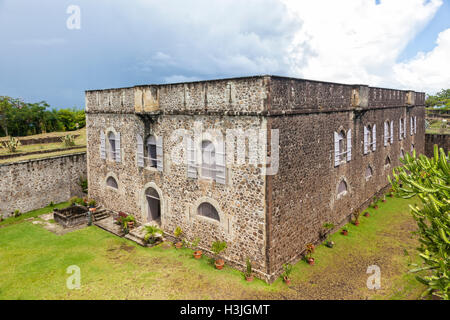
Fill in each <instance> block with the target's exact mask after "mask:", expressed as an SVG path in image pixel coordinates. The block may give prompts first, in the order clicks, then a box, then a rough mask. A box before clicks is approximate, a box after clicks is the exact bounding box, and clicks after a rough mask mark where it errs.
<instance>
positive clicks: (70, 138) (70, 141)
mask: <svg viewBox="0 0 450 320" xmlns="http://www.w3.org/2000/svg"><path fill="white" fill-rule="evenodd" d="M61 141H62V143H63V144H64V146H65V147H72V146H74V145H75V136H74V135H72V134H68V135H65V136H64V137H61Z"/></svg>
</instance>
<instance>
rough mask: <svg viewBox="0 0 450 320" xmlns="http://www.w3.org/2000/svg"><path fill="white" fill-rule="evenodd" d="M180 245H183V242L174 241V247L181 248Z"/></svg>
mask: <svg viewBox="0 0 450 320" xmlns="http://www.w3.org/2000/svg"><path fill="white" fill-rule="evenodd" d="M182 246H183V242H177V243H175V248H177V249H181V247H182Z"/></svg>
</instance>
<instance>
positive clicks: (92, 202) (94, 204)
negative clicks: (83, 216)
mask: <svg viewBox="0 0 450 320" xmlns="http://www.w3.org/2000/svg"><path fill="white" fill-rule="evenodd" d="M88 205H89V207H95V206H96V205H97V201H95V200H94V199H92V200H90V201H89V203H88Z"/></svg>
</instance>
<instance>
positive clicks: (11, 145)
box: [2, 137, 22, 153]
mask: <svg viewBox="0 0 450 320" xmlns="http://www.w3.org/2000/svg"><path fill="white" fill-rule="evenodd" d="M21 145H22V144H21V143H20V141H19V139H17V138H14V137H10V138H9V140H8V141H6V142H3V143H2V147H3V148H5V149H8V151H9V152H11V153H13V152H16V151H17V148H18V147H19V146H21Z"/></svg>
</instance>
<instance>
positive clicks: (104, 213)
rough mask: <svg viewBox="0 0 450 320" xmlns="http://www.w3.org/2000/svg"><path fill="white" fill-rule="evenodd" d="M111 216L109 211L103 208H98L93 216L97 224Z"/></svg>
mask: <svg viewBox="0 0 450 320" xmlns="http://www.w3.org/2000/svg"><path fill="white" fill-rule="evenodd" d="M110 215H111V214H110V213H109V212H108V210H106V209H104V208H102V206H98V207H97V209H96V210H95V212H94V213H93V214H92V220H93V221H94V222H97V221H100V220H103V219H106V218H108V217H109V216H110Z"/></svg>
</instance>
